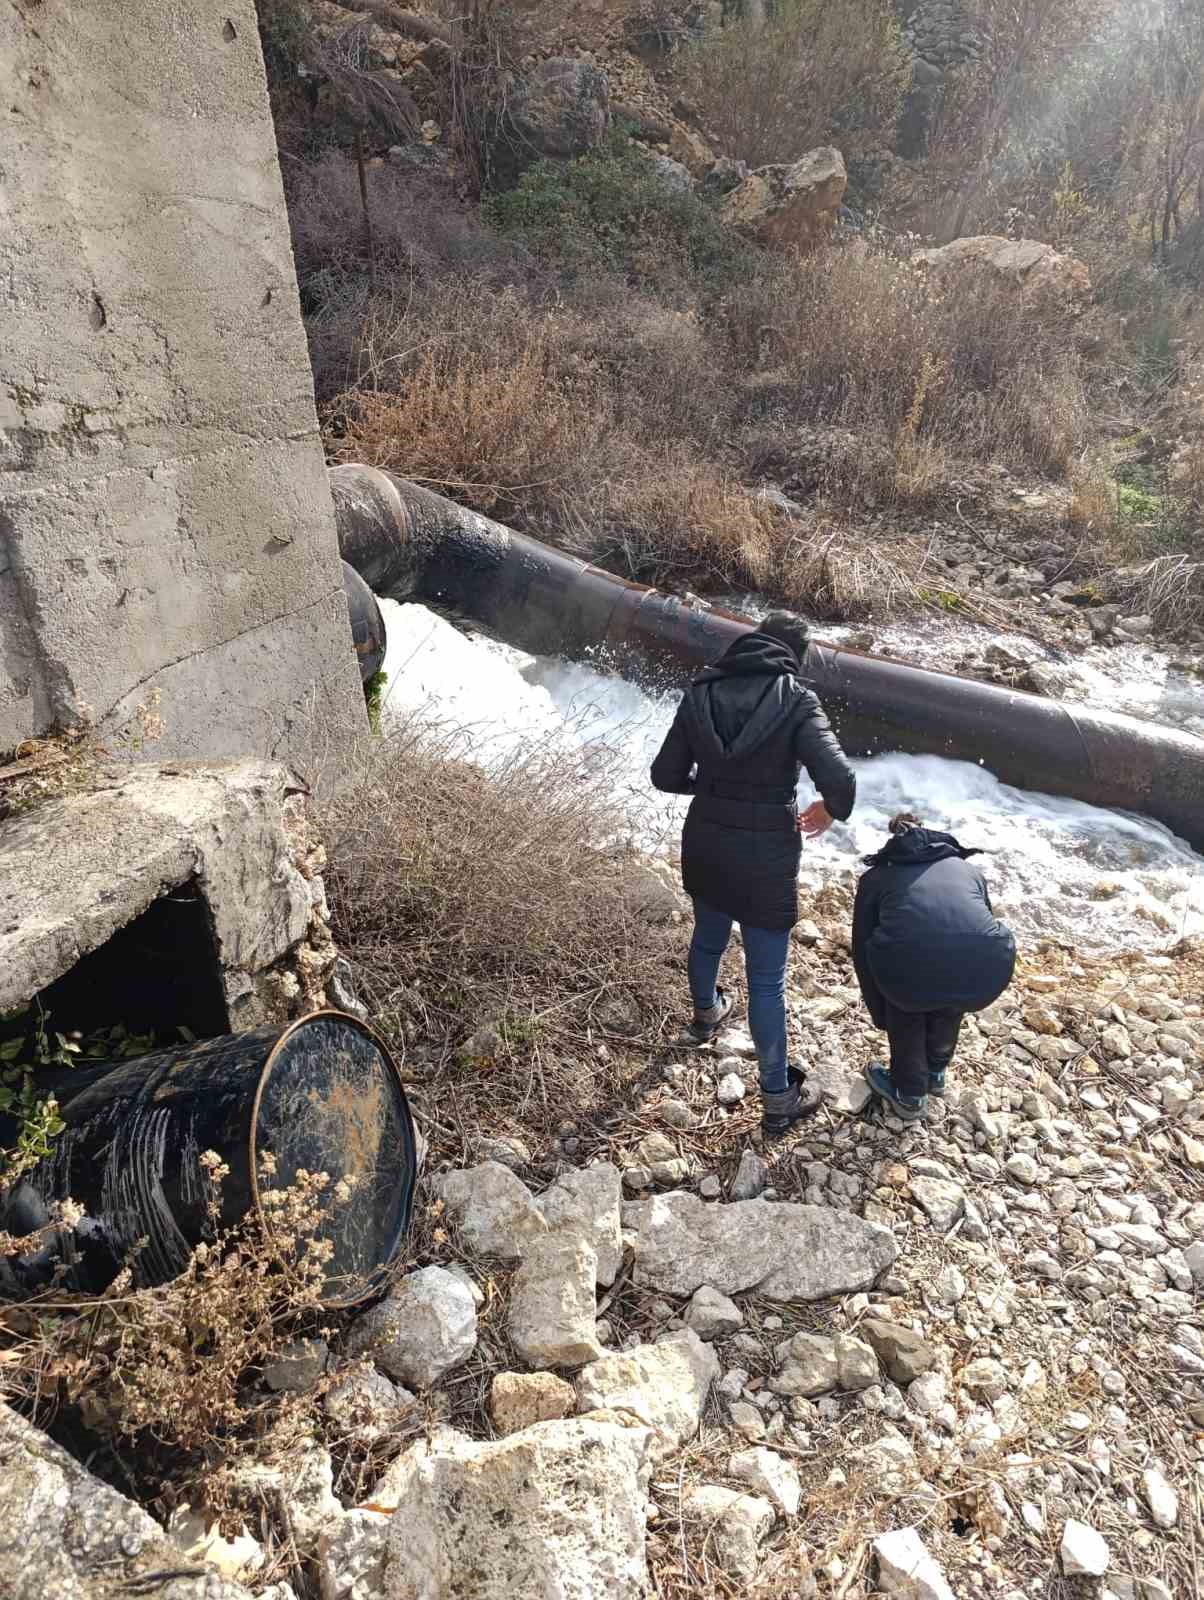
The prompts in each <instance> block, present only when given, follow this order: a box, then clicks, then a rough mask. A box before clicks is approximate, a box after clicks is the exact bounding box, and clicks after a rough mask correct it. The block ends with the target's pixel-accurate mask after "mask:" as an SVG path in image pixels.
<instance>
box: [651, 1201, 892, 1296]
mask: <svg viewBox="0 0 1204 1600" xmlns="http://www.w3.org/2000/svg"><path fill="white" fill-rule="evenodd" d="M624 1222H625V1225H626V1226H628V1227H631V1228H633V1229H634V1230H635V1232H636V1236H637V1237H636V1258H635V1268H634V1274H633V1276H634V1281H635V1282H636V1284H637V1285H638V1286H639V1287H641V1288H647V1289H655V1290H658V1291H660V1292H661V1293H663V1294H675V1295H682V1296H685V1295H691V1294H693V1293H694V1291H695V1289H700V1288H701V1287H702V1286H703V1285H704V1284H706V1285H708V1286H709V1287H710V1288H713V1289H717V1290H718V1291H719V1292H720V1293H721V1294H738V1293H740V1292H741V1291H742V1290H745V1289H756V1291H757V1292H758V1293H759V1294H761V1295H763V1296H765V1297H766V1298H767V1299H770V1300H783V1301H786V1300H822V1299H826V1298H827V1297H828V1296H830V1295H836V1294H849V1293H855V1292H856V1291H857V1290H859V1289H868V1288H870V1287H871V1286H872V1285H873V1284H874V1283H875V1282H876V1281H877V1279H878V1278H879V1277H880V1276H881V1274H882V1273H883V1272H885V1271H886V1269H887V1268H888V1267H889V1266H891V1265H892V1264H893V1262H894V1260H895V1257H896V1255H897V1254H898V1246H897V1245H896V1243H895V1239H894V1235H893V1234H891V1233H889V1232H888V1231H887V1230H886V1229H885V1228H881V1227H878V1226H876V1225H874V1224H872V1223H867V1222H864V1221H863V1220H862V1219H861V1218H860V1217H856V1216H853V1215H851V1214H840V1215H837V1214H835V1213H833V1212H832V1211H831V1210H828V1209H826V1208H823V1207H819V1206H800V1205H784V1204H780V1203H773V1202H769V1201H766V1200H742V1201H739V1202H736V1203H735V1204H732V1205H718V1206H707V1205H704V1203H703V1202H702V1201H701V1200H699V1199H698V1197H697V1196H696V1195H690V1194H680V1193H679V1194H668V1195H664V1196H661V1197H658V1198H656V1199H654V1200H648V1201H641V1202H636V1203H629V1204H628V1205H627V1206H626V1207H625V1208H624Z"/></svg>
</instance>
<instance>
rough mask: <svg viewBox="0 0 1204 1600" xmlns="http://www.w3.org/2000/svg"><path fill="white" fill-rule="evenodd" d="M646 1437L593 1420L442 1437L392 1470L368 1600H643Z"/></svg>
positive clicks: (642, 1432) (419, 1448)
mask: <svg viewBox="0 0 1204 1600" xmlns="http://www.w3.org/2000/svg"><path fill="white" fill-rule="evenodd" d="M648 1442H649V1435H648V1433H647V1431H646V1430H645V1429H643V1428H626V1427H623V1426H621V1425H618V1424H614V1423H607V1422H599V1421H595V1420H593V1419H591V1418H570V1419H568V1420H566V1421H562V1422H540V1423H537V1424H536V1425H535V1426H534V1427H531V1428H526V1429H524V1430H523V1432H521V1433H515V1434H511V1435H510V1437H509V1438H506V1439H501V1440H497V1441H494V1442H491V1443H480V1442H479V1441H477V1440H475V1439H468V1438H465V1437H464V1436H463V1435H462V1434H456V1433H453V1432H451V1430H447V1431H446V1432H445V1433H444V1434H442V1435H440V1436H438V1437H437V1438H436V1439H435V1440H434V1441H432V1443H431V1444H430V1445H420V1446H415V1447H414V1448H412V1449H411V1450H410V1451H408V1452H407V1454H406V1456H404V1457H403V1458H402V1462H401V1463H400V1465H399V1467H398V1470H396V1471H394V1472H392V1473H391V1475H390V1476H391V1479H392V1481H393V1485H394V1489H395V1492H396V1496H397V1501H396V1503H397V1504H398V1505H399V1506H402V1507H404V1514H403V1515H400V1516H395V1517H390V1518H388V1519H387V1522H388V1528H387V1542H386V1544H385V1549H384V1554H383V1559H382V1560H381V1564H380V1569H379V1571H380V1578H379V1585H378V1587H377V1588H376V1589H375V1590H374V1591H371V1595H372V1600H436V1597H437V1596H442V1595H452V1594H463V1595H465V1596H468V1595H471V1596H472V1597H473V1600H519V1597H521V1600H564V1597H565V1596H570V1595H571V1596H572V1597H573V1600H644V1597H645V1595H646V1592H647V1587H646V1586H647V1577H648V1574H647V1567H646V1564H645V1557H644V1530H645V1520H644V1505H645V1495H646V1493H647V1482H648V1466H649V1457H648Z"/></svg>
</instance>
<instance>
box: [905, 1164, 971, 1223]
mask: <svg viewBox="0 0 1204 1600" xmlns="http://www.w3.org/2000/svg"><path fill="white" fill-rule="evenodd" d="M911 1193H912V1198H913V1199H914V1200H915V1202H916V1204H917V1205H918V1206H920V1207H921V1208H922V1209H923V1210H924V1211H925V1213H926V1214H927V1216H928V1219H929V1221H930V1222H931V1223H932V1226H933V1227H934V1228H935V1229H936V1230H937V1232H938V1233H948V1232H949V1229H950V1228H951V1227H952V1226H953V1224H954V1223H955V1222H956V1221H957V1219H958V1218H959V1217H960V1216H961V1215H962V1212H963V1211H964V1210H965V1208H966V1192H965V1190H964V1189H963V1188H962V1187H961V1185H960V1184H956V1183H952V1182H950V1181H949V1180H948V1179H946V1178H923V1177H921V1178H913V1179H912V1180H911Z"/></svg>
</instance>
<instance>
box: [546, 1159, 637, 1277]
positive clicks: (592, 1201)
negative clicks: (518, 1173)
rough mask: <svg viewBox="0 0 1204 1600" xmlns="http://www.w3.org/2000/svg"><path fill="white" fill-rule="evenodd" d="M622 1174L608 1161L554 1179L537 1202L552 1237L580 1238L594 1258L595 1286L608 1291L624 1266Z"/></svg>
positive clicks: (580, 1168) (576, 1169) (579, 1168)
mask: <svg viewBox="0 0 1204 1600" xmlns="http://www.w3.org/2000/svg"><path fill="white" fill-rule="evenodd" d="M622 1198H623V1191H622V1174H621V1173H620V1172H619V1169H618V1167H616V1166H612V1165H611V1163H610V1162H609V1161H600V1162H598V1163H597V1164H596V1165H594V1166H591V1167H577V1168H575V1169H574V1170H573V1171H571V1172H566V1173H564V1174H563V1175H562V1176H561V1177H559V1178H557V1180H556V1182H555V1183H554V1184H553V1185H552V1187H551V1188H550V1189H546V1190H545V1191H544V1193H543V1194H542V1195H540V1197H539V1199H538V1201H537V1202H536V1204H537V1206H538V1208H539V1211H540V1213H541V1214H542V1216H543V1219H544V1221H545V1222H546V1223H547V1226H548V1229H549V1231H550V1232H552V1233H560V1232H566V1233H570V1234H573V1235H582V1236H584V1238H585V1239H586V1240H588V1242H589V1244H590V1245H591V1246H592V1247H593V1250H594V1254H595V1256H596V1258H597V1274H598V1285H599V1287H601V1288H609V1287H610V1285H611V1284H612V1283H613V1282H614V1281H615V1279H616V1277H618V1274H619V1268H620V1266H621V1265H622V1263H623V1241H622V1238H621V1237H620V1235H621V1227H620V1221H619V1207H620V1204H621V1202H622Z"/></svg>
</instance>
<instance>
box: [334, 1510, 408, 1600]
mask: <svg viewBox="0 0 1204 1600" xmlns="http://www.w3.org/2000/svg"><path fill="white" fill-rule="evenodd" d="M392 1523H393V1517H392V1515H391V1514H390V1513H387V1512H383V1511H372V1510H369V1509H366V1508H362V1507H357V1508H356V1509H355V1510H354V1511H349V1512H348V1513H347V1515H346V1516H345V1517H344V1518H343V1520H342V1522H340V1523H338V1524H336V1526H334V1527H332V1528H329V1529H327V1531H326V1532H325V1533H324V1534H323V1535H322V1538H321V1540H320V1541H319V1544H318V1556H317V1563H316V1565H317V1577H318V1591H319V1593H320V1594H321V1596H322V1600H380V1595H381V1582H382V1580H383V1577H384V1570H385V1553H386V1551H387V1550H388V1545H389V1529H390V1527H391V1526H392Z"/></svg>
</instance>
